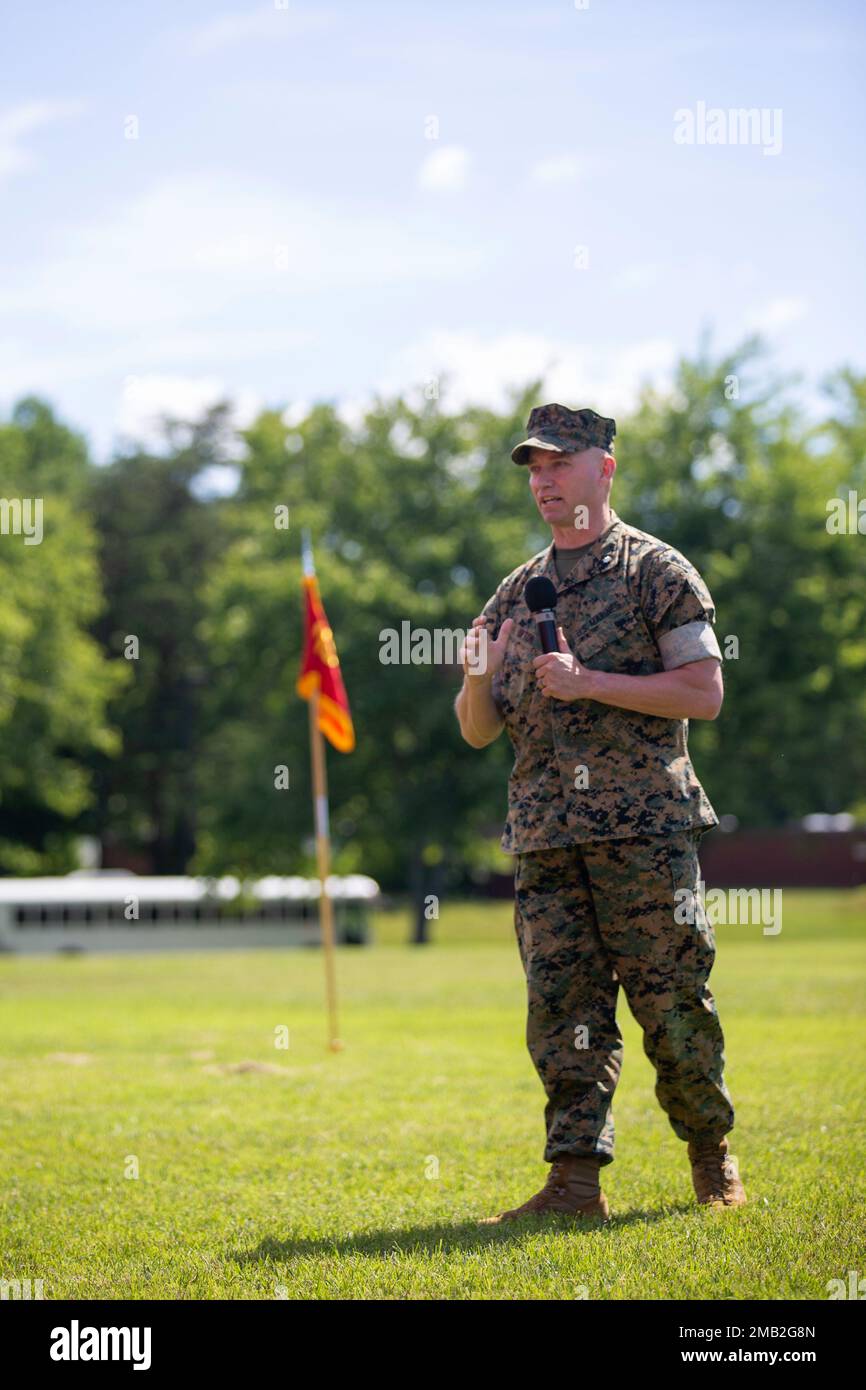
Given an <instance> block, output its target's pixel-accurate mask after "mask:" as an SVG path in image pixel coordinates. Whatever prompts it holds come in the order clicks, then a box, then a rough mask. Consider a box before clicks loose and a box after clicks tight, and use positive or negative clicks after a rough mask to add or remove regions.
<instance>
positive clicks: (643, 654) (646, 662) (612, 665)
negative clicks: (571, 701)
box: [572, 608, 664, 676]
mask: <svg viewBox="0 0 866 1390" xmlns="http://www.w3.org/2000/svg"><path fill="white" fill-rule="evenodd" d="M572 645H573V650H574V652H575V653H576V654H577V656H578V657H579V658H580V660H581V661H585V662H586V664H587V666H592V667H594V668H595V669H596V670H598V671H620V672H622V673H623V674H625V675H632V676H639V675H650V674H652V672H654V671H662V670H664V666H663V663H662V659H661V656H660V655H659V650H658V647H657V646H656V644H655V642H654V641H653V640H652V638H651V637H650V635H649V632H648V631H647V628H646V625H645V623H644V622H643V621H642V619H641V617H640V614H639V613H636V612H635V611H634V609H631V608H624V609H619V610H617V611H616V612H613V613H608V614H607V615H606V616H604V617H602V618H601V619H600V621H598V622H596V623H594V624H593V625H592V626H591V627H589V628H587V629H585V630H584V631H583V632H579V633H578V635H577V636H576V637H575V639H574V642H573V644H572Z"/></svg>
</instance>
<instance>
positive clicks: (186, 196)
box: [0, 0, 866, 459]
mask: <svg viewBox="0 0 866 1390" xmlns="http://www.w3.org/2000/svg"><path fill="white" fill-rule="evenodd" d="M864 14H866V10H864V8H863V7H862V6H860V5H857V4H856V3H853V0H850V2H846V0H839V2H838V3H830V4H827V5H822V6H816V5H814V4H805V3H799V2H798V0H792V2H791V3H784V4H783V3H780V2H779V0H770V2H769V3H767V4H762V5H754V4H753V3H738V2H737V0H726V3H717V0H710V2H709V3H701V4H694V3H685V2H683V3H659V4H646V3H635V2H634V0H628V3H614V2H613V0H589V3H588V5H587V7H586V8H584V9H581V8H578V7H577V6H576V5H575V4H574V0H568V3H566V0H563V3H558V4H544V3H541V4H539V5H531V4H522V5H521V4H516V3H509V0H498V3H496V4H492V3H490V0H488V2H487V3H485V4H476V3H466V0H460V3H456V2H454V0H445V2H443V0H439V3H436V4H434V5H430V4H412V3H408V4H407V3H401V4H397V3H394V4H381V3H380V4H366V3H358V4H350V3H337V4H328V3H327V0H325V2H324V3H322V4H321V5H312V4H297V5H295V4H291V5H288V6H287V7H286V8H280V7H278V6H277V5H274V4H272V3H265V4H260V5H257V4H251V5H249V6H244V5H243V4H241V3H237V0H236V3H234V4H233V3H231V0H229V3H227V4H225V5H221V4H219V3H214V4H204V3H198V0H182V3H173V4H169V3H161V0H155V2H151V3H148V4H147V5H135V4H130V3H127V4H118V5H106V4H105V3H99V4H94V3H81V4H79V5H75V6H69V5H67V4H58V3H48V4H40V5H38V6H23V5H22V6H17V7H13V6H11V5H7V6H6V7H5V14H4V18H3V20H2V29H3V32H2V36H0V37H2V46H3V50H4V53H5V59H6V61H5V65H4V66H5V69H6V73H5V81H4V86H3V91H2V95H0V198H2V208H3V212H2V218H0V256H2V276H0V408H2V410H3V412H4V414H5V413H6V412H7V411H8V409H9V407H10V406H11V404H12V403H13V401H14V400H15V399H17V398H18V397H19V396H20V395H22V394H24V393H25V392H31V391H35V392H38V393H40V394H43V395H45V396H47V397H48V398H49V399H50V400H51V401H52V402H54V404H55V405H56V407H57V408H58V410H59V411H60V412H61V414H62V415H63V417H64V418H65V419H66V420H67V421H68V422H69V423H70V424H72V425H73V426H75V427H76V428H80V429H82V430H83V431H84V432H85V433H86V434H87V436H88V438H89V439H90V442H91V445H92V447H93V450H94V453H95V456H96V457H97V458H99V459H104V458H105V457H107V456H108V454H109V452H110V450H111V448H112V446H113V444H114V443H115V442H116V441H117V440H118V439H121V438H124V437H126V438H128V437H130V436H138V437H142V438H147V437H148V432H149V431H151V430H152V423H153V419H154V416H155V413H157V412H158V411H159V410H160V409H163V408H164V409H168V410H172V411H174V412H175V413H180V414H184V413H190V412H191V413H193V414H195V413H197V412H198V411H199V410H200V409H201V408H203V406H204V405H206V404H207V403H208V402H210V401H211V400H214V399H216V398H217V397H219V396H220V395H223V394H228V395H229V396H231V398H232V399H233V400H235V401H236V403H237V419H238V421H239V423H243V422H244V421H245V420H247V419H249V418H250V416H251V415H252V414H254V413H255V411H256V410H257V409H259V408H260V407H262V406H264V405H268V406H279V407H284V406H285V407H287V408H288V409H289V414H290V416H291V415H292V413H297V412H300V411H302V410H303V409H305V408H306V406H307V404H308V403H309V402H311V401H313V400H317V399H330V400H334V401H336V402H338V403H339V405H340V408H341V410H343V411H344V412H345V413H346V415H347V417H348V418H353V417H354V416H356V415H357V413H358V411H359V410H360V409H362V408H363V404H364V403H365V401H368V400H369V399H370V397H371V395H372V394H373V393H374V392H376V391H391V390H399V389H402V388H410V387H411V388H418V387H420V386H423V384H424V383H426V382H428V381H430V380H431V379H432V378H439V379H440V380H441V381H442V396H441V399H442V402H443V405H444V407H445V408H448V407H449V405H450V406H453V407H455V408H459V407H460V406H461V405H462V404H463V403H464V402H465V401H468V400H477V401H481V402H485V403H489V404H493V405H500V404H502V403H503V401H504V400H505V392H506V391H507V389H508V387H509V386H510V385H518V384H521V383H523V382H525V381H527V380H528V379H530V378H532V377H535V376H538V375H543V376H544V377H545V379H546V388H545V393H546V394H547V396H548V398H549V399H557V400H561V401H563V402H564V403H565V404H568V405H572V406H581V405H587V404H589V405H593V406H594V407H595V408H596V409H598V410H600V411H601V412H602V413H605V414H616V413H617V412H622V411H624V410H626V409H628V407H629V405H630V403H631V402H632V401H633V400H634V397H635V393H636V391H637V389H638V387H639V386H640V384H641V382H642V381H644V380H652V381H653V382H655V383H657V384H658V385H659V386H664V384H665V383H666V381H668V380H669V379H670V371H671V366H672V364H673V363H674V362H675V360H676V357H677V356H678V355H679V354H680V353H689V352H692V351H694V349H695V348H696V346H697V343H698V341H699V337H700V334H701V331H702V330H703V329H706V328H709V329H711V330H712V333H713V341H714V343H715V345H716V346H718V347H719V348H720V349H721V348H726V347H730V346H732V345H733V344H734V343H736V342H738V341H739V340H741V339H742V338H743V337H744V336H746V334H748V333H749V332H751V331H754V330H761V331H763V332H764V333H765V334H766V336H767V339H768V341H769V343H770V345H771V347H772V349H773V359H774V362H775V365H776V366H777V367H778V368H779V369H780V370H790V371H797V372H802V373H803V374H804V378H805V382H804V387H803V391H802V395H803V399H804V401H805V402H806V403H807V404H811V405H812V406H813V407H814V403H815V399H816V394H815V393H816V389H817V386H818V384H819V383H820V381H821V379H822V377H823V376H824V375H825V374H826V373H827V372H828V371H830V370H831V369H833V368H834V367H836V366H839V365H841V364H844V363H848V364H851V365H854V366H855V367H857V368H859V369H861V370H866V351H864V339H863V332H862V325H863V322H864V276H863V270H862V243H863V231H862V229H863V225H864V187H863V178H862V149H861V145H862V134H863V130H864V127H866V122H864V110H863V107H864V95H863V85H864V84H863V83H862V72H863V69H864V36H866V19H864ZM699 103H703V104H704V107H705V109H714V108H715V109H720V110H721V111H723V112H728V111H730V110H736V109H739V108H744V109H745V108H749V109H751V108H756V109H758V110H763V111H765V112H766V113H767V116H766V119H767V121H768V122H769V121H770V120H771V119H777V118H775V117H773V115H772V113H774V112H780V113H781V117H780V120H781V125H780V126H778V127H777V128H776V129H777V131H778V132H779V133H780V136H781V139H780V140H775V141H772V140H771V139H770V137H769V132H770V125H769V124H768V125H767V126H766V128H765V129H766V138H764V137H760V138H759V137H756V138H755V139H753V140H752V141H751V142H750V143H726V144H720V143H715V144H709V143H697V142H695V143H692V144H682V143H677V141H676V140H675V138H674V136H675V128H676V126H677V119H675V113H676V112H678V111H684V110H685V111H689V112H692V113H696V112H697V111H698V107H699ZM130 118H134V120H133V121H131V120H130ZM135 122H137V138H128V136H129V134H130V133H135V124H134V123H135ZM734 133H736V132H734ZM773 143H775V144H776V145H778V146H780V147H779V148H778V149H776V150H775V152H773V150H772V149H771V145H772V144H773ZM579 248H585V250H580V249H579Z"/></svg>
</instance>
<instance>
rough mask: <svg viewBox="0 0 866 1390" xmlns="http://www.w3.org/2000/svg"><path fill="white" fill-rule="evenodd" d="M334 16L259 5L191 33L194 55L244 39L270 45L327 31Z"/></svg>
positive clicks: (226, 15)
mask: <svg viewBox="0 0 866 1390" xmlns="http://www.w3.org/2000/svg"><path fill="white" fill-rule="evenodd" d="M334 19H335V16H334V14H333V13H332V12H329V11H326V10H298V9H296V8H295V7H294V6H293V7H291V8H289V7H288V6H280V7H278V6H277V5H275V4H273V3H272V4H270V5H262V6H260V7H259V8H258V9H255V10H242V11H239V12H237V13H236V14H224V15H220V16H219V17H218V18H217V19H212V20H210V21H209V22H208V23H207V24H203V25H201V27H200V28H198V29H196V30H194V31H193V33H192V34H191V36H190V46H191V49H192V51H193V53H197V54H201V53H212V52H214V51H215V50H216V49H219V48H226V47H228V46H233V45H234V44H237V43H242V42H243V41H244V40H245V39H264V40H265V41H266V42H268V43H273V42H274V41H275V40H280V39H295V38H298V37H299V36H300V35H301V34H308V33H314V32H316V31H318V30H322V29H327V28H330V26H331V25H332V24H333V23H334Z"/></svg>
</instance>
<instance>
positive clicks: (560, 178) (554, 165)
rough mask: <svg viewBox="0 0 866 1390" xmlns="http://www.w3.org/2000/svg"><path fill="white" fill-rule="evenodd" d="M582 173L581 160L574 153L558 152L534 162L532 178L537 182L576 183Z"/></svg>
mask: <svg viewBox="0 0 866 1390" xmlns="http://www.w3.org/2000/svg"><path fill="white" fill-rule="evenodd" d="M580 173H581V165H580V161H579V160H577V159H575V157H574V155H571V154H556V155H551V156H550V157H549V158H548V159H540V160H539V161H538V163H537V164H534V165H533V167H532V170H531V173H530V178H531V179H532V180H533V182H535V183H574V182H575V180H576V179H577V178H578V177H579V175H580Z"/></svg>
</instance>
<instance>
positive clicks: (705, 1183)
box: [689, 1138, 747, 1207]
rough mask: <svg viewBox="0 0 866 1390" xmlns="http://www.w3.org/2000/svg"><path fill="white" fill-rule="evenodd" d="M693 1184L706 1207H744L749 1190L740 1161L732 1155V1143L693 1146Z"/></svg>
mask: <svg viewBox="0 0 866 1390" xmlns="http://www.w3.org/2000/svg"><path fill="white" fill-rule="evenodd" d="M689 1158H690V1160H691V1165H692V1183H693V1184H694V1189H695V1195H696V1196H697V1199H698V1201H699V1202H700V1203H701V1205H702V1206H708V1207H741V1206H743V1204H744V1203H745V1202H746V1200H747V1198H746V1190H745V1188H744V1187H743V1184H742V1182H741V1181H740V1175H739V1173H738V1172H737V1160H736V1159H735V1158H731V1156H730V1155H729V1153H728V1141H727V1138H725V1139H718V1140H712V1141H710V1142H709V1143H705V1142H701V1143H697V1144H696V1143H694V1142H692V1141H690V1142H689Z"/></svg>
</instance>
